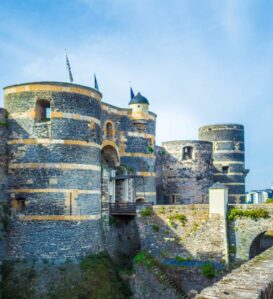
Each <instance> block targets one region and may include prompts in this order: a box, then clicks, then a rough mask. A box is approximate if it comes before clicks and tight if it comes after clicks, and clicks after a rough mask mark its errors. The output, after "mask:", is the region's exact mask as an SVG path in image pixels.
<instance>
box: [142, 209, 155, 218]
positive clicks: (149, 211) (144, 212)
mask: <svg viewBox="0 0 273 299" xmlns="http://www.w3.org/2000/svg"><path fill="white" fill-rule="evenodd" d="M152 212H153V209H152V208H144V209H142V210H141V211H140V215H141V216H142V217H150V216H152Z"/></svg>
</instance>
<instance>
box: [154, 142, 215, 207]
mask: <svg viewBox="0 0 273 299" xmlns="http://www.w3.org/2000/svg"><path fill="white" fill-rule="evenodd" d="M162 147H163V148H164V149H165V150H166V153H165V154H164V155H162V154H161V155H158V159H159V160H160V161H162V162H161V163H162V164H163V174H164V178H163V186H164V187H163V188H164V190H163V193H164V197H165V202H169V203H181V204H191V203H207V202H208V188H209V187H210V186H211V185H212V184H213V176H212V174H213V173H212V159H211V157H212V143H211V142H207V141H199V140H179V141H168V142H163V143H162ZM161 152H162V150H161Z"/></svg>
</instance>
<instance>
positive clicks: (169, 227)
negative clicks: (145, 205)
mask: <svg viewBox="0 0 273 299" xmlns="http://www.w3.org/2000/svg"><path fill="white" fill-rule="evenodd" d="M176 215H178V217H179V216H180V217H181V215H182V217H185V223H184V224H182V223H181V222H180V221H179V220H175V218H173V217H175V216H176ZM136 220H137V225H138V231H139V234H140V241H141V248H142V249H143V250H147V251H149V252H150V253H151V254H152V255H153V256H155V257H157V258H158V259H160V260H164V259H165V258H175V257H177V256H180V257H183V258H193V259H200V260H215V261H218V262H222V260H223V258H224V256H225V247H224V239H223V233H224V227H223V223H224V222H223V221H222V219H221V218H220V217H218V216H215V217H213V218H209V210H208V205H205V204H195V205H163V206H159V205H157V206H153V213H152V216H149V217H141V216H140V214H139V215H138V217H137V219H136Z"/></svg>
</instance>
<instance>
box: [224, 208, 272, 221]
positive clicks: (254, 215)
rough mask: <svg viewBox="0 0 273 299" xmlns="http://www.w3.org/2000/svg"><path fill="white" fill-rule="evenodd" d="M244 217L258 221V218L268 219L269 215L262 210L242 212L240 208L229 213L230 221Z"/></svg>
mask: <svg viewBox="0 0 273 299" xmlns="http://www.w3.org/2000/svg"><path fill="white" fill-rule="evenodd" d="M242 217H248V218H251V219H253V220H257V219H258V218H268V217H269V213H268V212H267V211H266V210H265V209H262V208H259V209H255V210H250V209H249V210H242V209H238V208H233V209H231V210H230V211H229V212H228V220H236V219H240V218H242Z"/></svg>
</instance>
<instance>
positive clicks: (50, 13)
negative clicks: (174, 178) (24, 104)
mask: <svg viewBox="0 0 273 299" xmlns="http://www.w3.org/2000/svg"><path fill="white" fill-rule="evenodd" d="M272 29H273V1H265V0H259V1H254V0H229V1H228V0H227V1H219V0H206V1H202V0H198V1H197V0H187V1H183V0H168V1H167V0H165V1H163V0H12V1H11V0H0V85H1V87H4V86H5V85H9V84H15V83H22V82H27V81H41V80H49V81H50V80H52V81H55V80H56V81H65V80H66V74H65V60H64V49H65V48H66V49H67V51H68V55H69V59H70V63H71V67H72V72H73V76H74V80H75V83H79V84H87V85H90V84H93V82H92V81H93V79H92V78H93V73H94V72H96V74H97V78H98V81H99V85H100V89H101V90H102V92H103V95H104V101H108V102H109V103H111V104H113V105H118V106H122V107H126V106H127V104H128V100H129V81H132V85H133V87H134V90H135V91H138V90H140V91H141V92H142V93H143V94H144V95H145V96H146V97H147V98H148V99H149V100H150V103H151V110H152V111H154V112H156V113H157V114H158V124H157V142H158V144H160V143H161V142H162V141H166V140H173V139H196V138H197V134H198V128H199V127H200V126H202V125H206V124H210V123H219V122H220V123H222V122H225V123H226V122H235V123H242V124H244V125H245V133H246V166H247V168H250V173H249V175H248V177H247V189H254V188H255V189H256V188H265V187H270V186H271V185H272V183H273V167H272V165H273V154H272V148H273V141H272V129H273V122H272V112H273V84H272V83H273V30H272ZM0 105H1V106H2V105H3V104H2V100H1V101H0Z"/></svg>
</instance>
